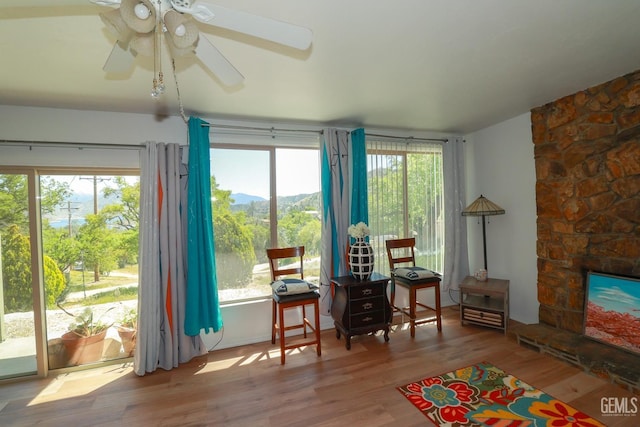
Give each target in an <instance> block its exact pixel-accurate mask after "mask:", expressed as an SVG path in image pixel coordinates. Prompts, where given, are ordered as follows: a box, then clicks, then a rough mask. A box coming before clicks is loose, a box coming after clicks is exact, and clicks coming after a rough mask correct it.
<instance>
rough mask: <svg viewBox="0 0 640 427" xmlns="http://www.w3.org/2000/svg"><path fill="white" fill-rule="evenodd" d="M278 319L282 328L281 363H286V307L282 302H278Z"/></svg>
mask: <svg viewBox="0 0 640 427" xmlns="http://www.w3.org/2000/svg"><path fill="white" fill-rule="evenodd" d="M278 315H279V317H278V319H279V322H280V324H279V329H280V364H281V365H284V358H285V350H284V320H283V319H284V308H283V307H282V305H281V304H278Z"/></svg>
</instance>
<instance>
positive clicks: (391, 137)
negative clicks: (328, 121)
mask: <svg viewBox="0 0 640 427" xmlns="http://www.w3.org/2000/svg"><path fill="white" fill-rule="evenodd" d="M201 126H203V127H208V128H212V127H213V128H221V129H240V130H242V129H244V130H260V131H267V132H308V133H317V134H320V135H322V134H323V133H324V130H310V129H279V128H274V127H270V128H267V127H259V126H237V125H212V124H209V123H201ZM365 135H366V136H375V137H378V138H390V139H404V140H408V141H430V142H444V143H447V142H449V140H448V139H447V138H418V137H415V136H392V135H379V134H375V133H366V134H365Z"/></svg>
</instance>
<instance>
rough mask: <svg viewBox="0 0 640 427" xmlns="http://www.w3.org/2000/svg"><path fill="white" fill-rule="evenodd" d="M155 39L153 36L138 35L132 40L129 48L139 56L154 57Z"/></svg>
mask: <svg viewBox="0 0 640 427" xmlns="http://www.w3.org/2000/svg"><path fill="white" fill-rule="evenodd" d="M153 37H154V36H153V34H138V35H137V36H136V37H134V38H133V40H131V42H130V43H129V47H130V48H131V50H133V51H134V52H136V53H137V54H138V55H142V56H153V55H154V53H155V52H154V39H153Z"/></svg>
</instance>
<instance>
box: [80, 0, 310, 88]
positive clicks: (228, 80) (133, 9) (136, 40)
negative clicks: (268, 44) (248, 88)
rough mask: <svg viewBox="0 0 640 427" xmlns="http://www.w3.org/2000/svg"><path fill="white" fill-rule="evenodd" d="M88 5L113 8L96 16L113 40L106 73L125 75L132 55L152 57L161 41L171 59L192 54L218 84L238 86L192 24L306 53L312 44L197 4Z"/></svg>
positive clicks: (284, 26)
mask: <svg viewBox="0 0 640 427" xmlns="http://www.w3.org/2000/svg"><path fill="white" fill-rule="evenodd" d="M89 1H90V2H92V3H95V4H97V5H101V6H117V5H119V8H117V9H114V10H112V11H109V12H105V13H100V17H101V19H102V21H103V22H104V23H105V25H106V26H107V27H108V28H109V29H110V30H111V31H112V32H113V33H114V34H115V35H116V37H117V39H118V41H117V42H116V43H115V45H114V47H113V49H112V51H111V54H110V55H109V58H108V59H107V61H106V63H105V65H104V67H103V69H104V70H105V71H106V72H123V71H127V70H128V69H130V67H131V65H132V63H133V57H134V56H135V55H136V54H141V55H148V56H154V57H157V56H158V52H159V46H160V43H161V41H160V38H161V37H162V35H164V36H165V37H164V38H165V40H166V42H167V44H168V46H169V49H170V52H171V55H172V56H173V57H174V58H175V57H179V56H183V55H186V54H190V53H195V55H196V56H197V57H198V58H199V59H200V61H201V62H202V64H203V65H204V66H205V67H207V68H208V69H209V70H210V71H211V72H212V73H213V74H214V75H216V76H217V77H218V78H219V79H220V81H221V82H222V83H223V84H225V85H227V86H233V85H236V84H239V83H241V82H242V81H243V80H244V77H243V76H242V74H241V73H240V72H239V71H238V70H237V69H236V68H235V67H234V66H233V65H232V64H231V63H230V62H229V61H228V60H227V59H226V58H225V57H224V56H223V55H222V53H220V51H219V50H218V49H217V48H216V47H215V46H214V45H213V44H212V43H211V42H210V41H209V40H208V39H207V38H206V37H204V36H201V35H200V34H199V31H198V27H197V25H196V23H195V22H194V20H195V21H198V22H201V23H203V24H206V25H213V26H217V27H221V28H225V29H228V30H233V31H237V32H240V33H243V34H248V35H250V36H254V37H258V38H261V39H265V40H268V41H272V42H275V43H278V44H281V45H284V46H289V47H292V48H295V49H299V50H306V49H308V48H309V46H310V45H311V40H312V33H311V31H310V30H309V29H307V28H304V27H300V26H297V25H293V24H289V23H286V22H282V21H277V20H274V19H270V18H266V17H263V16H259V15H254V14H251V13H247V12H242V11H239V10H234V9H228V8H225V7H222V6H217V5H215V4H212V3H209V2H206V1H201V0H89ZM156 60H157V58H156ZM156 77H157V76H154V80H155V79H156ZM159 80H160V81H159V82H157V83H156V82H155V81H154V89H153V90H154V91H160V92H161V91H162V90H163V88H164V87H163V82H162V73H161V72H160V76H159ZM152 95H154V92H152Z"/></svg>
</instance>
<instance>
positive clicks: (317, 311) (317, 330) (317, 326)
mask: <svg viewBox="0 0 640 427" xmlns="http://www.w3.org/2000/svg"><path fill="white" fill-rule="evenodd" d="M313 308H314V311H315V316H314V317H315V320H316V323H315V328H314V329H315V333H316V341H318V343H317V344H316V353H318V356H320V355H322V348H321V346H320V304H318V300H316V301H315V302H314V303H313Z"/></svg>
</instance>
